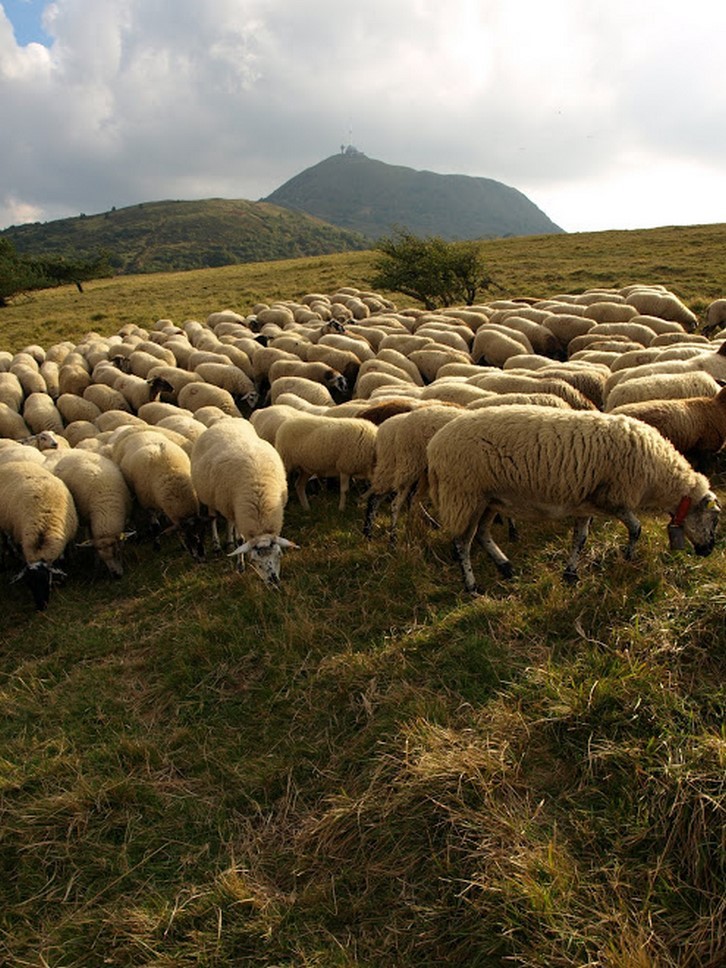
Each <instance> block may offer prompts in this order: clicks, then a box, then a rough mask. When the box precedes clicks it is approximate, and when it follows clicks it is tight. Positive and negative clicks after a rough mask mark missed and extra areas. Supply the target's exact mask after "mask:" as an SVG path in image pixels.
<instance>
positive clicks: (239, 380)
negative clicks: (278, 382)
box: [194, 360, 259, 410]
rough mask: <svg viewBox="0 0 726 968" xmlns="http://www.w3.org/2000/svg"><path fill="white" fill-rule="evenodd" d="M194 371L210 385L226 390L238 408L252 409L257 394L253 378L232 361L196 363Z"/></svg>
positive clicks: (255, 402) (256, 399) (255, 404)
mask: <svg viewBox="0 0 726 968" xmlns="http://www.w3.org/2000/svg"><path fill="white" fill-rule="evenodd" d="M194 372H195V373H197V374H199V376H200V377H201V378H202V379H203V380H204V382H205V383H210V384H211V385H212V386H216V387H221V388H222V389H223V390H227V391H228V392H229V393H230V394H231V395H232V399H233V400H234V402H235V404H236V405H237V407H238V408H239V409H241V408H243V407H248V408H249V410H254V408H255V407H256V406H257V401H258V399H259V394H258V392H257V389H256V387H255V384H254V382H253V380H252V379H251V378H250V377H249V376H247V374H246V373H245V372H244V371H243V370H241V369H240V368H239V367H238V366H235V364H234V363H232V362H230V361H229V360H227V361H226V362H224V363H213V362H210V363H198V364H197V365H196V367H195V368H194Z"/></svg>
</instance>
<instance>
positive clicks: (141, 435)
mask: <svg viewBox="0 0 726 968" xmlns="http://www.w3.org/2000/svg"><path fill="white" fill-rule="evenodd" d="M119 429H120V428H119ZM123 430H124V432H123V433H122V434H121V435H120V436H118V437H117V438H116V440H115V441H114V443H113V444H112V446H111V456H112V457H113V460H114V461H115V462H116V463H117V464H118V465H119V467H120V468H121V472H122V473H123V475H124V477H125V478H126V483H127V484H128V485H129V487H130V488H131V491H132V493H133V494H134V495H135V497H136V500H137V501H138V503H139V505H140V506H141V507H142V508H144V509H146V510H147V511H149V512H150V513H151V516H152V519H153V520H154V521H155V522H156V523H158V516H159V515H160V514H161V515H163V516H164V517H165V518H167V519H168V520H169V521H170V522H171V526H170V527H169V528H167V529H166V531H178V533H179V536H180V538H181V541H182V544H183V545H184V547H185V548H186V549H187V551H188V552H189V553H190V554H191V556H192V557H193V558H195V559H197V560H199V559H201V558H203V557H204V541H203V527H202V524H203V522H202V519H201V518H200V514H199V501H198V499H197V495H196V492H195V490H194V486H193V485H192V478H191V466H190V460H189V455H188V454H187V453H186V451H185V450H183V449H182V447H180V446H179V444H176V443H174V442H173V441H172V440H170V439H169V438H168V437H167V436H166V435H165V434H164V433H163V432H162V431H160V430H157V429H156V428H155V429H153V430H144V429H143V428H135V427H129V428H123ZM116 433H117V434H118V433H119V431H116ZM165 533H166V532H165Z"/></svg>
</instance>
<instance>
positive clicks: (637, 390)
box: [604, 371, 719, 411]
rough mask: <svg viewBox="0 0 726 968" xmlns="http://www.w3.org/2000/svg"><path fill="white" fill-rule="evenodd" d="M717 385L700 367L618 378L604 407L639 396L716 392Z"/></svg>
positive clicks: (661, 397) (633, 400)
mask: <svg viewBox="0 0 726 968" xmlns="http://www.w3.org/2000/svg"><path fill="white" fill-rule="evenodd" d="M718 390H719V386H718V383H716V381H715V380H714V378H713V377H712V376H709V375H708V373H704V372H702V371H690V372H681V373H652V374H648V375H643V376H638V375H637V372H636V373H635V374H634V375H633V377H632V378H631V379H624V380H621V381H620V382H619V383H618V384H617V385H616V386H614V387H613V388H612V390H610V392H609V393H608V394H607V396H606V398H605V406H604V409H605V410H606V411H610V410H614V409H615V408H616V407H620V406H622V405H623V404H625V403H637V402H638V401H640V400H673V399H678V398H683V397H702V396H711V397H713V396H715V395H716V394H717V393H718Z"/></svg>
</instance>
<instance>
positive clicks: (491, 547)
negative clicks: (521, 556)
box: [472, 508, 514, 578]
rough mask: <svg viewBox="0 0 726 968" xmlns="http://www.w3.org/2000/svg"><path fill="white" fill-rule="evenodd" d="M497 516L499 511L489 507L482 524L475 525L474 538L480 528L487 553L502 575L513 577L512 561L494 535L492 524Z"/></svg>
mask: <svg viewBox="0 0 726 968" xmlns="http://www.w3.org/2000/svg"><path fill="white" fill-rule="evenodd" d="M496 516H497V512H496V510H494V509H492V508H489V509H488V510H487V511H485V513H484V516H483V517H482V519H481V524H479V525H478V526H477V527H475V528H474V530H473V531H472V538H473V536H474V534H476V533H477V528H478V537H479V541H480V542H481V545H482V547H483V548H484V550H485V551H486V553H487V554H488V555H489V557H490V558H491V559H492V561H493V562H494V564H495V565H496V566H497V570H498V571H499V574H500V575H501V576H502V578H511V577H512V575H513V574H514V569H513V568H512V563H511V561H510V560H509V558H507V556H506V555H505V554H504V552H503V551H502V549H501V548H500V547H499V545H498V544H497V543H496V541H495V540H494V538H493V537H492V524H493V523H494V519H495V518H496Z"/></svg>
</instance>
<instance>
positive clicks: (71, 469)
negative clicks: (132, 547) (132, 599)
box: [46, 450, 133, 578]
mask: <svg viewBox="0 0 726 968" xmlns="http://www.w3.org/2000/svg"><path fill="white" fill-rule="evenodd" d="M46 465H47V467H48V469H49V470H51V471H52V473H53V474H55V476H56V477H58V478H60V480H62V481H63V483H64V484H65V485H66V487H67V488H68V490H69V491H70V492H71V494H72V495H73V500H74V502H75V505H76V510H77V512H78V517H79V519H80V522H81V524H85V525H86V526H87V527H88V530H89V532H90V538H89V539H88V540H87V541H84V542H81V543H80V544H79V547H92V548H94V549H95V551H96V553H97V554H98V557H99V558H100V560H101V561H102V562H103V563H104V565H105V566H106V568H107V569H108V571H109V573H110V574H111V576H112V577H113V578H121V577H122V575H123V562H122V559H121V549H122V545H123V542H124V541H126V540H127V539H128V538H129V537H131V534H132V533H133V532H129V531H126V530H125V528H126V523H127V521H128V519H129V516H130V514H131V492H130V491H129V488H128V485H127V484H126V481H125V479H124V476H123V474H122V473H121V470H120V468H119V467H117V465H116V464H115V463H114V462H113V461H112V460H111V459H110V458H108V457H104V456H102V455H101V454H94V453H93V452H91V451H88V450H66V451H57V452H56V453H54V454H53V455H52V456H50V457H46Z"/></svg>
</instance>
